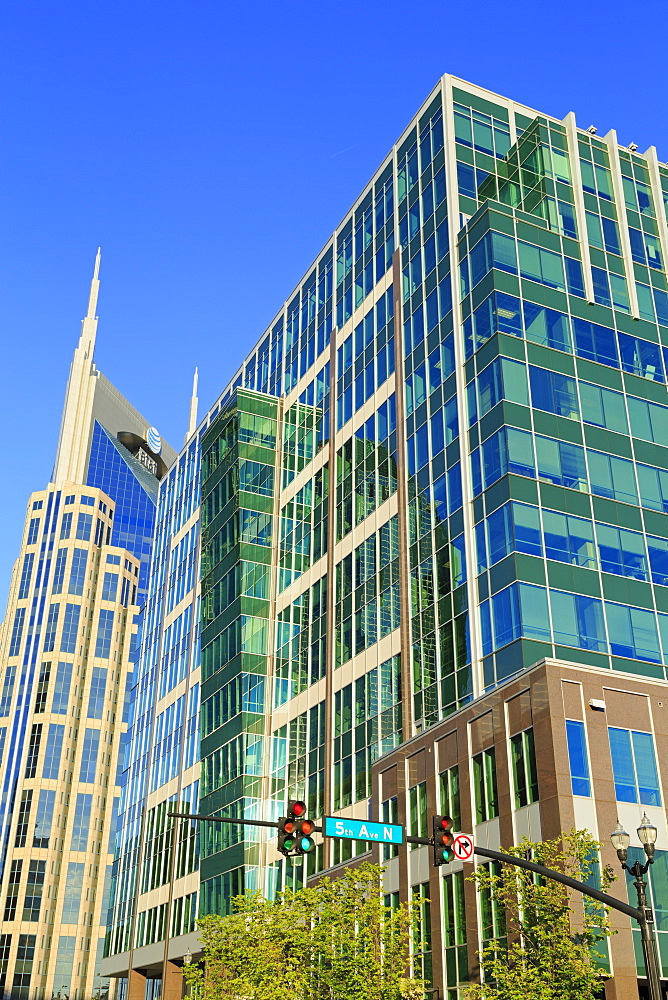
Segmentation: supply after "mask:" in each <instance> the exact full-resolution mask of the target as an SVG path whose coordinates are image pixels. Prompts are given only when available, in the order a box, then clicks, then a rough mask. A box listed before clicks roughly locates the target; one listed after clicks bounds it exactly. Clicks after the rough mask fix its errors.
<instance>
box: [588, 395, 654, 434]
mask: <svg viewBox="0 0 668 1000" xmlns="http://www.w3.org/2000/svg"><path fill="white" fill-rule="evenodd" d="M580 406H581V410H582V419H583V420H584V422H585V423H587V424H594V425H595V426H597V427H605V428H606V429H607V430H609V431H618V432H619V433H620V434H628V432H629V428H628V424H627V422H626V410H625V408H624V396H623V394H622V393H621V392H614V391H613V390H612V389H603V388H602V387H601V386H599V385H592V384H591V383H590V382H580ZM650 440H651V438H650Z"/></svg>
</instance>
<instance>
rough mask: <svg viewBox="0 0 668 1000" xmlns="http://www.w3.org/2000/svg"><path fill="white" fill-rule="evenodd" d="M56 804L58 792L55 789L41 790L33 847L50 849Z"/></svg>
mask: <svg viewBox="0 0 668 1000" xmlns="http://www.w3.org/2000/svg"><path fill="white" fill-rule="evenodd" d="M55 804H56V792H55V790H54V789H50V788H41V789H40V792H39V801H38V803H37V814H36V816H35V832H34V834H33V841H32V846H33V847H48V846H49V838H50V836H51V825H52V823H53V808H54V806H55Z"/></svg>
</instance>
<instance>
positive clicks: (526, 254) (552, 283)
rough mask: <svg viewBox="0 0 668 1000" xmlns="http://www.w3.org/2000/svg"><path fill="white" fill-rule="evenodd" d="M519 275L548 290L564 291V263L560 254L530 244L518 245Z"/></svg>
mask: <svg viewBox="0 0 668 1000" xmlns="http://www.w3.org/2000/svg"><path fill="white" fill-rule="evenodd" d="M518 248H519V258H520V274H521V275H522V277H523V278H529V279H530V280H531V281H537V282H540V284H542V285H548V286H549V287H550V288H559V289H561V290H562V291H565V290H566V285H565V282H564V261H563V258H562V257H561V256H560V254H556V253H552V251H551V250H543V249H542V247H537V246H533V244H531V243H522V242H520V243H518Z"/></svg>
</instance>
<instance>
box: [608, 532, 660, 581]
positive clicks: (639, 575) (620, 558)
mask: <svg viewBox="0 0 668 1000" xmlns="http://www.w3.org/2000/svg"><path fill="white" fill-rule="evenodd" d="M596 540H597V542H598V554H599V559H600V561H601V569H602V570H603V572H604V573H617V574H618V575H619V576H629V577H631V578H633V579H635V580H647V556H646V554H645V540H644V538H643V536H642V534H641V533H640V532H638V531H627V530H626V529H625V528H617V527H615V526H614V525H611V524H597V525H596Z"/></svg>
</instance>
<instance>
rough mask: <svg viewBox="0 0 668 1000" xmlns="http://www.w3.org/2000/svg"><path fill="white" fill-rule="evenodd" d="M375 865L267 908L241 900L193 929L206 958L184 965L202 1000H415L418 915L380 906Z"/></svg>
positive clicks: (418, 997)
mask: <svg viewBox="0 0 668 1000" xmlns="http://www.w3.org/2000/svg"><path fill="white" fill-rule="evenodd" d="M382 873H383V869H382V867H381V866H379V865H371V864H364V865H361V866H360V867H359V868H353V869H349V870H348V871H346V872H345V874H344V875H343V876H341V877H340V878H336V879H330V878H323V879H321V880H320V882H318V884H317V885H315V886H313V887H306V888H303V889H297V890H292V889H285V890H283V891H282V892H280V893H279V894H278V895H277V897H276V899H275V900H268V899H265V898H264V897H263V896H262V895H260V894H259V893H248V894H246V895H243V896H237V897H236V898H235V899H234V900H233V908H234V912H233V913H232V914H231V915H230V916H226V917H221V916H217V915H210V916H206V917H203V918H202V919H201V920H200V921H199V929H200V937H201V940H202V945H203V952H204V957H203V961H202V962H201V963H199V964H191V965H190V966H184V976H185V978H186V981H187V983H188V985H189V987H190V990H191V993H192V994H193V995H194V996H197V997H199V998H200V1000H283V998H284V997H285V996H286V995H296V996H298V995H301V996H303V997H307V998H308V1000H422V997H423V996H424V990H425V983H424V982H423V981H422V980H421V979H414V978H408V970H409V969H410V968H411V963H412V962H413V961H414V959H415V957H416V956H415V955H411V942H412V941H414V940H415V923H416V919H417V912H416V910H414V909H413V907H412V906H411V904H402V905H401V906H399V907H398V908H395V909H392V908H391V907H388V906H386V905H385V904H384V901H383V895H382Z"/></svg>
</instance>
